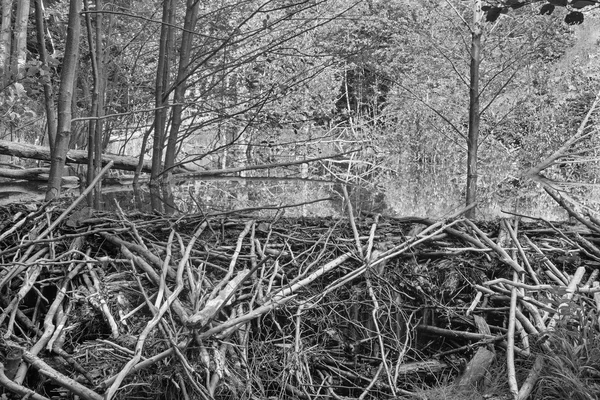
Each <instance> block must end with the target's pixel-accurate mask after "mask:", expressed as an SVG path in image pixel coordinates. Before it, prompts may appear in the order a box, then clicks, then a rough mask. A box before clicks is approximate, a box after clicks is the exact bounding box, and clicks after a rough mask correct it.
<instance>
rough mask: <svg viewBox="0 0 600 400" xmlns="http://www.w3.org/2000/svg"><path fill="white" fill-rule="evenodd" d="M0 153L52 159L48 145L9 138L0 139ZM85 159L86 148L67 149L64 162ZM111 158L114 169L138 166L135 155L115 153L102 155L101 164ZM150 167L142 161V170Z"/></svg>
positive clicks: (133, 169) (86, 156) (130, 168)
mask: <svg viewBox="0 0 600 400" xmlns="http://www.w3.org/2000/svg"><path fill="white" fill-rule="evenodd" d="M0 154H1V155H9V156H15V157H21V158H31V159H34V160H42V161H52V160H53V158H52V156H51V154H52V153H51V151H50V149H49V148H48V147H44V146H35V145H33V144H26V143H16V142H11V141H9V140H0ZM87 160H88V154H87V150H69V151H68V153H67V154H66V156H65V163H69V164H87ZM111 160H112V161H114V165H113V168H114V169H122V170H125V171H135V170H136V168H137V166H138V158H137V157H128V156H118V155H116V154H103V155H102V161H101V162H102V165H106V164H108V162H109V161H111ZM151 169H152V164H151V163H150V161H147V160H145V161H143V163H142V171H143V172H150V171H151Z"/></svg>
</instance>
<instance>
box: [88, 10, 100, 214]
mask: <svg viewBox="0 0 600 400" xmlns="http://www.w3.org/2000/svg"><path fill="white" fill-rule="evenodd" d="M99 3H100V4H99ZM99 7H101V2H100V1H99V0H96V9H97V10H101V8H99ZM84 8H85V10H86V11H88V6H87V2H84ZM85 25H86V30H87V39H88V47H89V49H90V60H91V63H92V78H93V90H92V107H91V115H90V116H91V117H94V118H96V119H91V120H90V121H89V122H88V169H87V178H86V179H87V182H88V184H89V183H90V182H92V181H93V180H94V179H95V178H96V176H97V175H98V173H99V172H100V169H101V165H100V159H101V157H102V119H101V118H100V117H101V116H102V111H101V109H100V107H101V104H100V87H101V80H102V78H101V73H102V72H101V71H102V67H101V64H102V14H101V13H98V14H96V29H95V34H96V37H95V39H94V34H93V32H94V30H93V29H92V18H91V16H90V14H89V13H87V12H86V14H85ZM101 193H102V188H101V182H100V181H98V183H97V184H96V186H95V187H94V190H93V191H91V192H90V193H89V194H88V199H87V200H88V205H89V206H92V205H93V206H94V208H96V209H98V208H100V196H101Z"/></svg>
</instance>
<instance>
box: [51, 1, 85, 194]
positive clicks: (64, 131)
mask: <svg viewBox="0 0 600 400" xmlns="http://www.w3.org/2000/svg"><path fill="white" fill-rule="evenodd" d="M80 12H81V0H70V2H69V24H68V26H67V42H66V46H65V56H64V61H63V67H62V71H61V75H60V87H59V92H58V124H57V133H56V142H55V147H54V151H53V152H52V161H51V162H50V177H49V179H48V191H47V192H46V200H52V199H54V198H56V197H58V196H60V183H61V180H62V176H63V170H64V167H65V158H66V156H67V151H68V150H69V140H70V138H71V103H72V100H73V90H74V87H75V76H76V72H77V64H78V62H79V38H80V35H81V24H80V21H79V13H80Z"/></svg>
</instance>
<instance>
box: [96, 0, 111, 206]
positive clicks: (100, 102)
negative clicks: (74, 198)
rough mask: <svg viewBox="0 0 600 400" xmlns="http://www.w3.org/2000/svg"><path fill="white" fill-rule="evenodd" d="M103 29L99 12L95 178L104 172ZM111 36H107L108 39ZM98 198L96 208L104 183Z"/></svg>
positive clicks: (98, 1) (98, 3)
mask: <svg viewBox="0 0 600 400" xmlns="http://www.w3.org/2000/svg"><path fill="white" fill-rule="evenodd" d="M102 7H103V2H102V0H96V10H97V11H102ZM103 29H104V27H103V18H102V13H101V12H99V13H97V14H96V68H97V79H98V82H97V85H98V90H97V92H98V93H97V107H96V115H97V117H98V119H97V120H96V130H95V138H94V142H95V143H96V146H95V148H94V150H95V152H94V176H98V174H99V173H100V171H101V170H102V149H103V145H102V134H103V132H102V128H103V123H102V117H103V116H104V95H105V92H106V77H105V76H104V72H105V69H104V46H103V44H102V30H103ZM108 37H109V36H108V35H107V38H108ZM95 191H96V198H95V199H94V208H99V207H100V195H101V192H102V181H101V180H100V181H98V185H97V186H96V189H95Z"/></svg>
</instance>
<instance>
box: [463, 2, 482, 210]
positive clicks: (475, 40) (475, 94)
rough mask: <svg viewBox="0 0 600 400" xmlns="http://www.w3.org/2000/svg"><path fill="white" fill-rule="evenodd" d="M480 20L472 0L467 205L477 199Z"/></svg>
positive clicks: (479, 13)
mask: <svg viewBox="0 0 600 400" xmlns="http://www.w3.org/2000/svg"><path fill="white" fill-rule="evenodd" d="M482 20H483V12H482V11H481V0H474V1H473V26H472V30H471V64H470V82H469V132H468V136H467V198H466V203H467V205H469V204H472V203H474V202H475V201H476V200H477V151H478V148H479V121H480V117H481V114H480V111H479V65H480V63H481V36H482V33H483V25H482ZM475 211H476V208H475V207H473V208H471V209H470V210H469V211H467V214H466V216H467V218H474V217H475Z"/></svg>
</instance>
